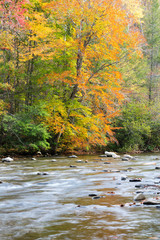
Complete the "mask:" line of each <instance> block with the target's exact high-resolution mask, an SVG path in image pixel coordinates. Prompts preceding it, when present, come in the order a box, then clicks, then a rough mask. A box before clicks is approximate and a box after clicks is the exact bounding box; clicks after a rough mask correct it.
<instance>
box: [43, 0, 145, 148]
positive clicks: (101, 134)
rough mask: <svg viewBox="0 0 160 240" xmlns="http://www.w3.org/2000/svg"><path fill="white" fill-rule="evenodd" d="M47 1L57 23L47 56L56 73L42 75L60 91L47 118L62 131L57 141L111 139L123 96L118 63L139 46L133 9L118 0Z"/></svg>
mask: <svg viewBox="0 0 160 240" xmlns="http://www.w3.org/2000/svg"><path fill="white" fill-rule="evenodd" d="M42 5H43V7H42V9H43V11H44V12H45V16H46V18H47V22H46V23H47V24H48V26H49V27H50V28H51V29H52V35H50V39H49V41H48V42H47V45H46V46H47V47H48V51H47V48H45V51H44V56H45V58H46V59H48V60H49V59H50V62H52V61H53V62H54V67H53V71H52V73H50V74H48V75H46V76H45V77H44V78H43V79H41V83H44V82H45V84H46V83H48V84H50V85H51V86H52V87H53V92H54V97H53V99H54V100H53V102H52V101H50V100H48V101H50V103H48V106H49V105H50V108H49V109H50V114H51V115H50V117H49V118H48V119H46V124H48V125H49V126H50V129H51V131H53V132H54V134H56V138H55V139H54V141H55V142H58V141H59V140H60V136H61V139H62V141H63V142H64V144H66V142H68V141H70V142H71V144H72V146H73V143H74V142H76V144H77V142H79V144H82V145H83V144H84V143H85V144H87V143H90V144H93V145H94V144H101V145H103V144H106V141H107V138H106V136H108V138H110V137H111V138H112V139H113V132H112V129H111V127H110V121H111V119H112V117H113V116H115V115H116V114H117V110H118V106H119V104H120V103H121V101H122V99H123V94H122V89H121V82H122V77H121V73H120V72H119V71H118V64H119V63H120V62H121V61H122V59H123V60H124V59H125V58H127V57H129V58H130V57H131V55H132V53H133V52H134V51H137V52H138V51H139V43H140V39H141V38H140V33H139V31H138V30H137V28H135V27H134V26H132V27H131V28H130V29H129V31H127V30H128V24H129V21H130V19H131V14H130V15H128V16H127V17H126V10H125V8H124V5H123V4H122V3H121V1H118V0H117V1H114V2H113V1H111V0H110V1H96V0H95V1H76V0H72V1H64V0H61V1H49V2H47V3H46V2H45V3H43V4H42ZM62 13H63V14H62ZM132 21H134V19H132ZM55 89H57V90H56V91H57V92H56V91H55ZM54 101H55V102H56V101H58V103H57V104H60V105H61V109H63V110H61V111H62V112H63V114H64V115H65V117H64V116H63V114H62V112H61V111H60V110H58V109H57V107H56V106H55V105H54ZM51 102H52V104H51ZM53 109H54V110H53ZM57 120H58V121H57ZM56 146H57V143H56Z"/></svg>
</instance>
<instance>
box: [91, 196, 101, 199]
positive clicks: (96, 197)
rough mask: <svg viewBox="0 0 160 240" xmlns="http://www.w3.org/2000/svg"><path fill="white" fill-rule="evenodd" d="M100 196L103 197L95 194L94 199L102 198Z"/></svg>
mask: <svg viewBox="0 0 160 240" xmlns="http://www.w3.org/2000/svg"><path fill="white" fill-rule="evenodd" d="M100 198H101V197H100V196H95V197H93V198H92V199H100Z"/></svg>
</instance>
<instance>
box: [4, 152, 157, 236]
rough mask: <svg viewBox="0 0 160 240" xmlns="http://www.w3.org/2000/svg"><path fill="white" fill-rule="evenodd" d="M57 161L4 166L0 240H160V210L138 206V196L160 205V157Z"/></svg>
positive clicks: (79, 158)
mask: <svg viewBox="0 0 160 240" xmlns="http://www.w3.org/2000/svg"><path fill="white" fill-rule="evenodd" d="M52 159H53V158H37V160H36V161H32V160H31V159H17V160H15V161H14V162H11V163H0V172H1V175H0V180H1V181H2V183H1V184H0V240H41V239H44V240H52V239H58V240H63V239H65V240H70V239H71V240H77V239H80V240H101V239H102V240H115V239H118V240H121V239H122V240H130V239H131V240H136V239H142V240H145V239H160V208H158V207H156V206H154V205H153V206H152V205H151V206H150V205H149V206H146V205H143V204H142V203H139V202H135V204H133V203H134V197H135V196H136V194H137V193H136V192H137V191H143V192H144V194H145V196H146V198H147V199H150V198H152V199H153V200H154V199H156V198H157V199H159V197H160V179H158V177H159V176H160V170H158V169H155V167H156V166H160V154H150V155H139V156H138V155H137V156H136V160H129V161H122V160H120V159H111V158H103V157H99V156H82V157H78V158H77V159H73V158H72V159H71V158H67V157H56V158H54V159H56V161H55V162H54V161H52ZM77 160H82V162H80V161H79V162H77ZM86 160H87V161H86ZM85 161H86V162H85ZM106 162H110V163H108V164H107V163H106ZM71 166H72V167H71ZM74 166H75V167H74ZM37 173H39V174H40V173H45V174H46V175H38V174H37ZM123 175H125V177H126V180H122V179H121V178H122V176H123ZM133 178H142V182H140V183H136V182H130V181H129V180H130V179H133ZM138 184H152V185H153V186H150V187H146V188H142V189H141V188H137V187H135V185H138ZM155 185H156V187H155ZM89 194H96V195H97V196H98V197H96V198H95V197H93V196H89Z"/></svg>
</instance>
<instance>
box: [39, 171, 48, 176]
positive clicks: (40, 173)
mask: <svg viewBox="0 0 160 240" xmlns="http://www.w3.org/2000/svg"><path fill="white" fill-rule="evenodd" d="M37 175H49V174H48V173H47V172H38V173H37Z"/></svg>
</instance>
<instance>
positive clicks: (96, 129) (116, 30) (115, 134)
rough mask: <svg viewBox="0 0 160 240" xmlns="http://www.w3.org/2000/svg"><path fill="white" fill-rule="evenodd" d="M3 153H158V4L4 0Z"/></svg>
mask: <svg viewBox="0 0 160 240" xmlns="http://www.w3.org/2000/svg"><path fill="white" fill-rule="evenodd" d="M0 20H1V25H0V123H1V124H0V146H1V149H0V150H1V152H16V153H23V154H27V153H35V152H37V151H39V150H40V151H42V152H50V153H55V152H60V153H64V152H69V151H72V152H73V151H83V152H89V151H91V152H95V151H102V150H104V149H110V150H111V149H112V150H114V151H119V152H132V151H157V150H159V147H160V115H159V113H160V95H159V90H160V81H159V79H160V71H159V68H160V8H159V2H158V0H141V1H140V0H130V1H129V0H122V1H121V0H86V1H84V0H58V1H57V0H1V1H0Z"/></svg>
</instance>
